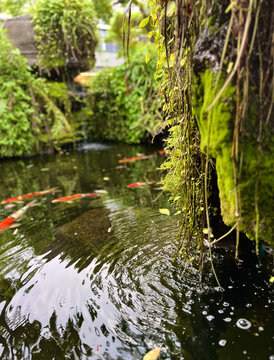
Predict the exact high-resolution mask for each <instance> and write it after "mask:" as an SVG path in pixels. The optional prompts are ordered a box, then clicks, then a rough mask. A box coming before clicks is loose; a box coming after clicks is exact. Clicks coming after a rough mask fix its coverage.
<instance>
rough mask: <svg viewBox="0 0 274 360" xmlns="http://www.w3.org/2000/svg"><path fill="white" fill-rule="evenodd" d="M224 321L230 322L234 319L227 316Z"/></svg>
mask: <svg viewBox="0 0 274 360" xmlns="http://www.w3.org/2000/svg"><path fill="white" fill-rule="evenodd" d="M224 321H225V322H230V321H232V319H231V318H230V317H227V318H224Z"/></svg>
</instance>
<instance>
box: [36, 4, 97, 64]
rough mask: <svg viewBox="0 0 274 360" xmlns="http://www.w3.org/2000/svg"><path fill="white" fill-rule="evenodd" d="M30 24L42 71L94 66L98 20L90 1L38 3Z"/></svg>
mask: <svg viewBox="0 0 274 360" xmlns="http://www.w3.org/2000/svg"><path fill="white" fill-rule="evenodd" d="M32 21H33V24H34V32H35V40H36V43H37V48H38V53H39V60H40V67H41V68H42V69H52V68H58V67H63V66H73V65H75V64H77V65H78V66H79V67H81V64H83V63H85V65H88V66H89V67H92V66H93V65H94V63H95V56H94V49H95V46H96V44H97V39H96V34H95V30H96V24H97V18H96V15H95V10H94V5H93V3H92V2H91V1H89V0H74V1H69V0H38V1H37V2H36V3H35V5H34V7H33V9H32Z"/></svg>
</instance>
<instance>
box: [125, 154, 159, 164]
mask: <svg viewBox="0 0 274 360" xmlns="http://www.w3.org/2000/svg"><path fill="white" fill-rule="evenodd" d="M152 157H153V155H144V156H135V157H132V158H127V159H121V160H119V163H126V162H132V161H137V160H144V159H150V158H152Z"/></svg>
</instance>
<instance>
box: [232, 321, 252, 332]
mask: <svg viewBox="0 0 274 360" xmlns="http://www.w3.org/2000/svg"><path fill="white" fill-rule="evenodd" d="M236 325H237V326H238V328H240V329H243V330H247V329H249V328H251V322H250V321H249V320H246V319H239V320H237V322H236Z"/></svg>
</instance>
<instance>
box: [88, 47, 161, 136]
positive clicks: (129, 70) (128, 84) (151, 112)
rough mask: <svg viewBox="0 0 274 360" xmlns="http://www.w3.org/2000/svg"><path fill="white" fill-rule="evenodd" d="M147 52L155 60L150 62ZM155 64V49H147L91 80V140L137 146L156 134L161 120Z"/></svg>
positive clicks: (89, 126) (89, 102)
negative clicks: (101, 139) (135, 144)
mask: <svg viewBox="0 0 274 360" xmlns="http://www.w3.org/2000/svg"><path fill="white" fill-rule="evenodd" d="M147 53H149V54H151V58H152V59H151V60H150V61H149V62H146V60H145V59H146V54H147ZM155 65H156V59H155V55H154V54H153V49H152V47H148V46H147V47H146V50H145V49H144V48H142V49H140V50H139V51H137V52H135V53H134V54H132V56H131V57H130V63H129V65H128V66H127V65H126V64H123V65H121V66H118V67H115V68H112V69H107V70H103V71H101V72H100V73H98V75H97V76H96V77H95V78H94V79H92V82H91V85H90V88H89V93H90V95H89V97H88V99H87V106H88V108H91V109H92V110H93V116H92V117H91V119H90V121H89V123H88V133H89V136H90V137H92V138H95V137H97V138H103V139H108V140H116V141H123V142H126V143H138V142H140V141H141V140H143V139H145V136H146V134H147V133H149V134H153V133H155V129H156V126H157V123H158V122H159V120H160V117H161V115H160V113H159V107H160V103H159V101H158V97H157V94H158V91H159V86H158V82H157V81H155V80H154V73H155ZM125 75H126V77H125Z"/></svg>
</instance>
